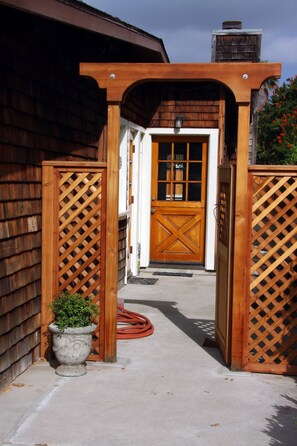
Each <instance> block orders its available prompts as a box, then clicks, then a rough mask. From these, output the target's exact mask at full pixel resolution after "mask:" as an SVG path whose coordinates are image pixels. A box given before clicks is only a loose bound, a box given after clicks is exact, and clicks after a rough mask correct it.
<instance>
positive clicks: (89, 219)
mask: <svg viewBox="0 0 297 446" xmlns="http://www.w3.org/2000/svg"><path fill="white" fill-rule="evenodd" d="M103 175H104V173H103V172H91V173H90V172H83V173H82V172H60V179H59V217H58V218H59V228H58V234H59V245H58V273H57V274H58V283H59V292H60V291H62V290H68V291H71V292H79V293H81V294H82V295H83V296H84V297H90V296H92V299H93V302H94V303H95V304H96V305H98V306H99V308H100V315H101V317H100V316H99V317H98V320H97V330H95V333H94V338H93V346H92V354H91V356H90V357H89V359H97V358H96V357H98V356H100V354H101V353H102V352H101V351H100V348H101V347H100V337H101V334H100V331H101V333H102V332H103V321H104V318H103V314H104V299H103V297H104V290H103V287H104V280H103V277H104V259H103V256H104V246H103V245H104V240H105V237H104V222H103V216H104V200H103V196H102V193H103V190H102V187H103ZM99 318H100V321H99ZM99 322H100V323H99Z"/></svg>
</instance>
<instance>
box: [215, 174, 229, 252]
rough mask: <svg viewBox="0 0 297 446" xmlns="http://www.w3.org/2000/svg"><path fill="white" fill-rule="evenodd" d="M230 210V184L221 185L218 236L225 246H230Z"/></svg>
mask: <svg viewBox="0 0 297 446" xmlns="http://www.w3.org/2000/svg"><path fill="white" fill-rule="evenodd" d="M229 208H230V183H223V182H221V184H220V194H219V205H218V210H219V215H218V225H219V227H218V236H219V241H220V242H221V243H223V244H224V245H225V246H228V234H229V224H230V222H229Z"/></svg>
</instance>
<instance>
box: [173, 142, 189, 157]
mask: <svg viewBox="0 0 297 446" xmlns="http://www.w3.org/2000/svg"><path fill="white" fill-rule="evenodd" d="M174 159H175V160H185V159H187V144H186V143H184V142H177V143H175V144H174Z"/></svg>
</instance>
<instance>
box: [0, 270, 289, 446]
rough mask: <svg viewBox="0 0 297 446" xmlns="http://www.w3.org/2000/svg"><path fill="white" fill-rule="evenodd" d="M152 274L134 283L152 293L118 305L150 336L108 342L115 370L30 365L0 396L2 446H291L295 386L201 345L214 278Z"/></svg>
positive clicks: (134, 288) (127, 293)
mask: <svg viewBox="0 0 297 446" xmlns="http://www.w3.org/2000/svg"><path fill="white" fill-rule="evenodd" d="M153 271H155V270H149V269H148V270H144V271H142V272H141V277H146V278H148V277H149V278H157V279H158V281H157V282H156V284H155V285H134V284H130V285H127V286H126V287H125V288H124V289H122V290H121V291H120V296H119V297H120V299H124V301H125V307H126V308H127V309H130V310H133V311H136V312H139V313H142V314H144V315H146V316H147V317H149V319H150V320H151V322H152V323H153V325H154V327H155V332H154V334H153V335H152V336H150V337H147V338H143V339H133V340H122V341H118V361H117V363H115V364H102V363H92V362H89V363H88V366H87V368H88V373H87V375H85V376H83V377H79V378H63V377H59V376H57V375H56V374H55V373H54V368H53V367H52V366H51V365H49V364H48V363H47V362H44V361H39V362H37V363H36V364H34V365H33V366H31V367H30V368H29V369H28V370H27V371H26V372H25V373H23V374H22V375H21V376H19V378H18V379H16V380H15V381H14V382H13V383H11V384H10V385H9V386H8V387H6V388H5V389H4V390H2V391H1V392H0V444H1V445H2V446H4V445H5V446H8V445H14V446H16V445H18V446H20V445H22V446H23V445H25V446H33V445H35V446H36V445H39V446H41V445H43V446H46V445H47V446H95V445H96V446H113V445H117V446H118V445H120V446H126V445H127V446H128V445H129V446H134V445H135V446H136V445H141V446H155V445H156V446H227V445H229V446H230V445H231V446H233V445H234V446H240V445H244V446H268V445H270V446H276V445H285V446H296V444H297V392H296V378H294V377H283V376H273V375H263V374H251V373H243V372H242V373H235V372H231V371H229V370H228V369H227V368H226V367H225V366H224V364H223V361H222V358H221V355H220V353H219V351H218V350H217V348H215V347H213V346H210V347H206V346H203V344H204V342H205V339H206V338H207V339H209V340H211V339H213V336H214V302H215V275H214V274H212V273H207V272H204V271H199V270H196V271H192V272H193V277H178V276H174V277H171V276H168V277H167V276H156V275H152V273H153ZM159 271H162V270H159ZM163 271H164V270H163ZM166 271H168V270H166ZM183 272H184V271H183ZM188 272H189V271H188ZM208 345H211V342H210V343H209V344H208Z"/></svg>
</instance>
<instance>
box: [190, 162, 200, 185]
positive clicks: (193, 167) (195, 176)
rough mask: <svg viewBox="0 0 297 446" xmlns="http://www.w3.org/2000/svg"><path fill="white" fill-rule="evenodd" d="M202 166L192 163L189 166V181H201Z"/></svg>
mask: <svg viewBox="0 0 297 446" xmlns="http://www.w3.org/2000/svg"><path fill="white" fill-rule="evenodd" d="M201 172H202V164H201V163H190V164H189V180H192V181H201Z"/></svg>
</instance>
